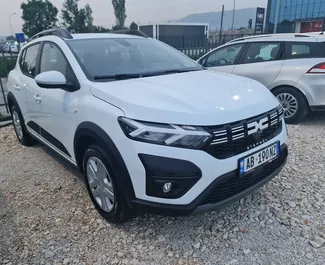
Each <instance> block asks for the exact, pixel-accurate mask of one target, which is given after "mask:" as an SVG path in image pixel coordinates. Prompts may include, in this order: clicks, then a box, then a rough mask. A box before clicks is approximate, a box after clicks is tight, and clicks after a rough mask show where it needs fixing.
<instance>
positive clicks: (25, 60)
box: [20, 44, 39, 77]
mask: <svg viewBox="0 0 325 265" xmlns="http://www.w3.org/2000/svg"><path fill="white" fill-rule="evenodd" d="M38 48H39V44H35V45H33V46H30V47H28V48H27V49H26V50H25V51H24V52H23V53H22V55H21V56H22V58H21V61H20V67H21V71H22V72H23V73H24V74H25V75H28V76H30V77H35V73H36V62H37V53H38Z"/></svg>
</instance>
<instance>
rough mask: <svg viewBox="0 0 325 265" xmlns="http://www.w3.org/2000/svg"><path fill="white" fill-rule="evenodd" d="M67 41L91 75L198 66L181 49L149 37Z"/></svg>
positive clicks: (146, 71)
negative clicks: (178, 49)
mask: <svg viewBox="0 0 325 265" xmlns="http://www.w3.org/2000/svg"><path fill="white" fill-rule="evenodd" d="M66 42H67V43H68V45H69V46H70V48H71V49H72V51H73V52H74V54H75V55H76V57H77V59H78V61H79V62H80V64H81V66H82V67H83V69H84V71H85V73H86V75H87V76H88V77H90V78H91V79H94V77H95V76H97V77H98V76H107V75H110V76H112V75H118V74H139V75H141V74H146V73H153V74H154V73H156V72H164V71H170V70H185V69H188V70H190V69H193V70H194V69H201V67H200V66H199V65H198V64H197V63H196V62H194V61H193V60H191V59H189V58H188V57H186V56H185V55H184V54H182V53H181V52H179V51H176V50H174V49H173V48H171V47H170V46H168V45H166V44H164V43H161V42H159V41H156V40H152V39H147V38H125V39H120V38H118V39H117V38H116V39H115V38H107V39H103V38H101V39H82V40H77V39H76V40H68V41H66Z"/></svg>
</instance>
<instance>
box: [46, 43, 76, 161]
mask: <svg viewBox="0 0 325 265" xmlns="http://www.w3.org/2000/svg"><path fill="white" fill-rule="evenodd" d="M48 71H58V72H60V73H62V74H63V75H64V76H65V78H66V80H67V83H69V84H76V87H77V86H78V84H79V83H78V81H77V78H76V76H75V74H74V72H73V70H72V68H71V66H70V64H69V62H68V60H67V59H66V57H65V55H64V53H63V52H62V50H61V49H60V47H59V46H58V45H56V44H55V43H53V42H43V47H42V48H41V55H40V73H44V72H48ZM43 90H44V91H45V92H44V93H43V95H42V113H43V119H42V120H41V122H40V126H41V136H42V138H43V139H45V140H46V141H47V142H48V143H49V144H50V145H52V147H54V148H55V149H56V151H58V152H60V153H61V155H63V156H65V157H66V158H67V159H71V157H72V149H73V136H74V132H75V129H76V126H77V125H76V122H75V121H74V119H73V118H72V115H75V112H76V111H77V106H78V98H79V96H76V93H78V92H77V91H76V90H78V88H76V89H75V90H73V91H68V90H66V89H63V88H43Z"/></svg>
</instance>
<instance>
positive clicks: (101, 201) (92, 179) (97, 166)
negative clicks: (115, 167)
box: [87, 157, 115, 212]
mask: <svg viewBox="0 0 325 265" xmlns="http://www.w3.org/2000/svg"><path fill="white" fill-rule="evenodd" d="M87 180H88V184H89V187H90V190H91V193H92V196H93V197H94V199H95V201H96V202H97V204H98V205H99V206H100V208H101V209H102V210H103V211H105V212H111V211H112V210H113V208H114V203H115V196H114V187H113V182H112V179H111V177H110V175H109V173H108V171H107V169H106V167H105V166H104V164H103V162H102V161H101V160H99V159H98V158H97V157H91V158H89V160H88V162H87Z"/></svg>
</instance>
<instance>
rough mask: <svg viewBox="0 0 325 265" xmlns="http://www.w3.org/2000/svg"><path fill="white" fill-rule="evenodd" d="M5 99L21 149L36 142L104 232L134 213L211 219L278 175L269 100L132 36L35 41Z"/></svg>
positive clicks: (244, 82) (57, 36)
mask: <svg viewBox="0 0 325 265" xmlns="http://www.w3.org/2000/svg"><path fill="white" fill-rule="evenodd" d="M133 34H135V35H133ZM139 35H140V36H139ZM8 88H9V94H8V102H9V105H10V109H11V114H12V117H13V122H14V128H15V131H16V134H17V137H18V139H19V141H20V142H21V143H22V144H23V145H31V144H34V143H35V141H34V139H37V140H38V141H40V142H42V143H44V144H45V145H47V146H49V147H50V148H52V149H53V150H54V151H56V152H57V153H58V154H59V155H61V156H62V157H63V158H64V159H66V160H67V161H69V162H70V163H71V164H72V165H74V166H76V167H78V168H79V169H80V171H81V172H83V173H84V175H85V180H86V185H87V188H88V191H89V194H90V197H91V199H92V201H93V203H94V205H95V207H96V208H97V210H98V211H99V213H100V214H101V215H102V216H103V217H104V218H106V219H107V220H109V221H112V222H119V221H123V220H125V218H127V217H128V216H129V214H130V213H131V212H133V211H132V210H138V211H145V212H150V213H157V214H166V215H189V214H195V213H199V212H204V211H212V210H214V209H216V208H218V207H220V206H222V205H225V204H227V203H229V202H231V201H233V200H238V199H239V198H241V197H242V196H244V195H246V194H248V193H250V192H252V191H254V190H255V189H257V188H259V187H260V186H262V185H263V184H265V183H266V182H268V181H269V180H271V179H272V178H273V177H275V176H276V175H277V174H278V173H279V172H280V170H281V168H282V167H283V166H284V165H285V163H286V159H287V155H288V149H287V131H286V125H285V122H284V119H283V109H282V107H281V106H280V105H279V102H278V101H277V99H276V98H275V97H274V96H273V95H272V94H271V93H270V91H269V90H268V89H266V88H265V87H264V86H263V85H261V84H260V83H258V82H256V81H253V80H250V79H246V78H243V77H238V76H233V75H229V74H224V73H216V72H212V71H209V70H205V69H204V68H203V67H202V66H200V65H199V64H197V63H196V62H194V61H193V60H191V59H189V58H188V57H186V56H185V55H184V54H182V53H180V52H178V51H176V50H175V49H173V48H171V47H170V46H168V45H166V44H164V43H162V42H159V41H157V40H153V39H150V38H147V37H146V36H141V33H140V32H138V31H130V34H112V33H110V34H72V35H71V34H70V33H69V32H68V31H67V30H65V29H54V30H49V31H46V32H42V33H40V34H38V35H36V36H35V37H33V38H32V40H31V41H30V42H29V43H28V44H26V45H25V46H24V48H23V49H22V51H21V52H20V55H19V59H18V63H17V65H16V68H15V69H14V70H13V71H11V72H10V75H9V78H8ZM43 166H46V165H43Z"/></svg>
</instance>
